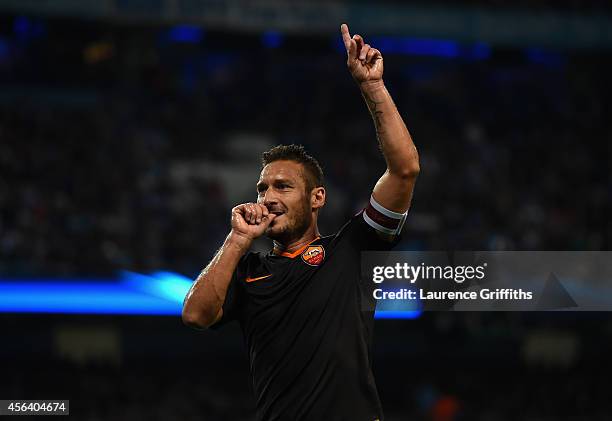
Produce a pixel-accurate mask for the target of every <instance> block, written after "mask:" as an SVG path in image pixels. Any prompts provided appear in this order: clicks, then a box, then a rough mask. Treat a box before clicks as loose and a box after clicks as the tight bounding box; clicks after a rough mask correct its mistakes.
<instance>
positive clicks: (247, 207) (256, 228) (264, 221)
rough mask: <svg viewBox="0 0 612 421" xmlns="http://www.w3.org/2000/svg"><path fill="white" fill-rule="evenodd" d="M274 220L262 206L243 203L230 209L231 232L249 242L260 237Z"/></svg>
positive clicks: (273, 216)
mask: <svg viewBox="0 0 612 421" xmlns="http://www.w3.org/2000/svg"><path fill="white" fill-rule="evenodd" d="M274 218H276V215H275V214H273V213H270V212H269V211H268V208H266V207H265V206H264V205H260V204H258V203H243V204H241V205H238V206H236V207H234V208H233V209H232V232H233V233H234V234H237V235H239V236H240V237H241V238H243V239H245V240H247V241H249V242H250V241H252V240H254V239H255V238H257V237H259V236H261V235H262V234H263V233H264V232H265V231H266V228H268V225H270V223H271V222H272V221H273V220H274Z"/></svg>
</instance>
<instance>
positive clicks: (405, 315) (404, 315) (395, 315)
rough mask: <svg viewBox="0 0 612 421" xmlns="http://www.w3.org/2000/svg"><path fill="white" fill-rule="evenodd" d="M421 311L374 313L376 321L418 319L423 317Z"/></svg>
mask: <svg viewBox="0 0 612 421" xmlns="http://www.w3.org/2000/svg"><path fill="white" fill-rule="evenodd" d="M421 313H422V312H421V311H420V310H406V311H377V312H376V313H374V318H375V319H410V320H412V319H418V318H419V317H420V316H421Z"/></svg>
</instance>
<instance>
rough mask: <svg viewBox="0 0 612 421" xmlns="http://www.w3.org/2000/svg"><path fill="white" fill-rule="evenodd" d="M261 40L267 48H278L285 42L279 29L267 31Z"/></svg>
mask: <svg viewBox="0 0 612 421" xmlns="http://www.w3.org/2000/svg"><path fill="white" fill-rule="evenodd" d="M261 42H262V44H263V45H264V47H266V48H278V47H280V46H281V44H282V43H283V34H281V33H280V32H277V31H266V32H264V33H263V34H262V35H261Z"/></svg>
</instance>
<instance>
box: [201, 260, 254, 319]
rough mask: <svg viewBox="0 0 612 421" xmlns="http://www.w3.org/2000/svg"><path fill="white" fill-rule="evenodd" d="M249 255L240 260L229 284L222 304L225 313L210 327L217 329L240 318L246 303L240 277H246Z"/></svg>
mask: <svg viewBox="0 0 612 421" xmlns="http://www.w3.org/2000/svg"><path fill="white" fill-rule="evenodd" d="M247 255H248V253H247ZM247 255H245V256H243V257H242V258H241V259H240V261H239V262H238V265H237V266H236V270H234V273H233V275H232V279H231V280H230V283H229V286H228V287H227V293H226V294H225V301H224V302H223V306H222V308H223V315H222V316H221V319H219V320H218V321H217V322H216V323H215V324H213V325H211V326H210V329H213V330H216V329H219V328H221V327H223V326H225V325H226V324H228V323H230V322H232V321H234V320H239V319H240V314H241V312H242V306H243V305H244V291H243V287H242V284H241V283H240V279H242V278H243V277H244V271H245V269H244V268H245V266H246V260H247Z"/></svg>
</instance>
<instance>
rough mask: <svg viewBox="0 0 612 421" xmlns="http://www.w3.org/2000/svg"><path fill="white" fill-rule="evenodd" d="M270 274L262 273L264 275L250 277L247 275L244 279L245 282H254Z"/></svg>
mask: <svg viewBox="0 0 612 421" xmlns="http://www.w3.org/2000/svg"><path fill="white" fill-rule="evenodd" d="M270 276H272V274H269V275H264V276H258V277H257V278H250V277H248V276H247V278H246V279H245V281H247V282H255V281H259V280H260V279H266V278H269V277H270Z"/></svg>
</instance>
